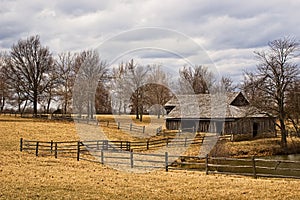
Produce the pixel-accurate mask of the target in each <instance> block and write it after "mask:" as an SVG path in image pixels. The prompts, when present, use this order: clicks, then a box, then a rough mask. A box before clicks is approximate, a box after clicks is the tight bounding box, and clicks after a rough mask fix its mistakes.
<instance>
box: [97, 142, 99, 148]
mask: <svg viewBox="0 0 300 200" xmlns="http://www.w3.org/2000/svg"><path fill="white" fill-rule="evenodd" d="M97 150H99V140H97Z"/></svg>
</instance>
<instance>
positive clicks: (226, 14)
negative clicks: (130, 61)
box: [0, 0, 300, 81]
mask: <svg viewBox="0 0 300 200" xmlns="http://www.w3.org/2000/svg"><path fill="white" fill-rule="evenodd" d="M0 3H1V6H0V26H1V30H0V48H1V49H2V50H7V49H8V48H10V47H11V46H12V44H13V43H16V42H17V41H18V40H19V39H21V38H24V37H28V36H30V35H36V34H39V35H40V36H41V40H42V42H43V44H44V45H47V46H49V47H50V49H51V50H52V51H54V52H55V53H58V52H62V51H80V50H83V49H87V48H96V47H98V46H99V45H100V44H101V43H103V42H104V41H106V40H107V39H108V38H111V37H113V36H115V35H117V34H119V33H120V32H122V31H127V30H130V29H135V28H141V27H152V26H154V27H162V28H168V29H173V30H176V31H178V32H181V33H183V34H185V35H186V36H189V37H191V40H193V41H195V42H196V43H198V44H199V45H202V47H203V49H206V50H207V53H208V55H209V57H210V58H211V59H212V61H213V62H214V63H215V65H216V67H217V69H218V70H219V72H220V73H221V74H222V73H223V74H229V75H232V76H233V78H234V79H235V80H236V81H239V80H241V75H242V70H241V69H246V68H249V69H251V68H253V67H254V66H255V64H256V61H255V60H254V58H253V51H254V50H255V49H260V48H263V47H264V46H265V45H266V44H267V42H268V41H270V40H273V39H277V38H279V37H283V36H287V35H289V36H294V37H298V39H299V35H300V27H299V25H298V22H297V21H298V18H299V14H298V13H299V10H300V4H299V3H298V1H297V0H287V1H281V0H272V1H271V0H265V1H260V0H252V1H246V2H245V1H236V0H227V1H209V0H191V1H186V2H183V1H179V0H166V1H164V2H163V3H162V2H161V1H158V0H148V1H147V0H146V1H135V0H132V1H131V0H123V1H122V0H121V1H117V0H113V1H98V0H92V1H88V2H87V1H84V0H80V1H71V0H62V1H36V0H27V1H21V0H15V1H10V0H1V1H0ZM169 36H170V35H165V33H164V31H162V32H161V33H160V34H158V33H155V34H153V33H152V32H151V31H149V29H148V30H147V31H144V32H137V33H132V34H131V35H123V37H120V38H118V41H115V42H114V44H113V45H114V46H112V47H113V48H111V49H110V50H109V52H107V53H110V54H112V55H111V57H113V56H116V55H113V54H115V53H117V51H115V50H114V48H118V49H122V48H124V47H126V46H127V47H132V48H134V47H135V45H136V44H137V43H140V42H143V43H144V44H145V45H148V46H151V43H152V44H153V43H154V44H155V43H160V44H162V45H164V46H165V47H169V48H170V49H175V48H176V47H177V48H178V49H179V50H180V51H179V52H180V53H181V54H182V55H183V56H184V57H186V59H188V60H191V61H192V62H193V61H196V60H195V59H194V57H195V56H196V55H198V54H199V52H198V50H197V48H195V47H192V46H191V45H186V46H185V45H184V44H181V45H178V43H176V37H169ZM135 55H136V56H138V59H139V60H140V62H143V61H145V62H151V61H155V62H159V63H163V64H164V65H168V66H175V65H182V64H183V63H184V62H182V61H181V60H178V58H177V60H176V58H175V57H176V56H173V55H171V54H168V53H165V52H164V53H162V52H157V51H155V52H153V51H152V52H151V51H148V52H147V51H141V52H140V53H136V54H135ZM196 57H197V56H196ZM203 62H207V61H203ZM195 64H203V63H195Z"/></svg>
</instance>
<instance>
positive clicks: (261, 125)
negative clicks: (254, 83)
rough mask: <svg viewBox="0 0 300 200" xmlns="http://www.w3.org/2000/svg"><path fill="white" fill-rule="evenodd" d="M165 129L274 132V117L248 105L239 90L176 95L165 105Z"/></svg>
mask: <svg viewBox="0 0 300 200" xmlns="http://www.w3.org/2000/svg"><path fill="white" fill-rule="evenodd" d="M165 109H166V111H167V117H166V128H167V129H169V130H194V131H198V132H213V133H219V134H251V135H252V136H253V137H255V136H256V135H258V134H261V133H265V132H271V131H272V132H274V131H275V124H274V119H273V118H270V117H269V116H267V115H266V114H261V113H260V112H258V110H257V109H255V108H253V107H252V106H250V103H249V101H248V100H247V98H246V97H245V96H244V95H243V93H242V92H230V93H225V94H197V95H177V96H174V97H173V98H172V99H171V100H170V101H168V102H167V103H166V104H165Z"/></svg>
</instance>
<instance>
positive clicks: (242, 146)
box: [212, 137, 300, 157]
mask: <svg viewBox="0 0 300 200" xmlns="http://www.w3.org/2000/svg"><path fill="white" fill-rule="evenodd" d="M280 140H281V138H280V137H277V138H260V139H254V140H248V141H237V142H229V141H227V142H225V141H224V142H220V143H218V145H216V146H215V148H214V149H213V153H212V154H214V155H215V156H234V157H250V156H271V155H281V154H284V153H285V152H284V151H283V149H282V148H281V146H280ZM287 141H288V150H287V151H288V153H289V154H296V153H299V149H300V139H299V138H290V137H289V138H287Z"/></svg>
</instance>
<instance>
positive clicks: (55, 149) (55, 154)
mask: <svg viewBox="0 0 300 200" xmlns="http://www.w3.org/2000/svg"><path fill="white" fill-rule="evenodd" d="M54 157H55V158H57V142H55V145H54Z"/></svg>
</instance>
